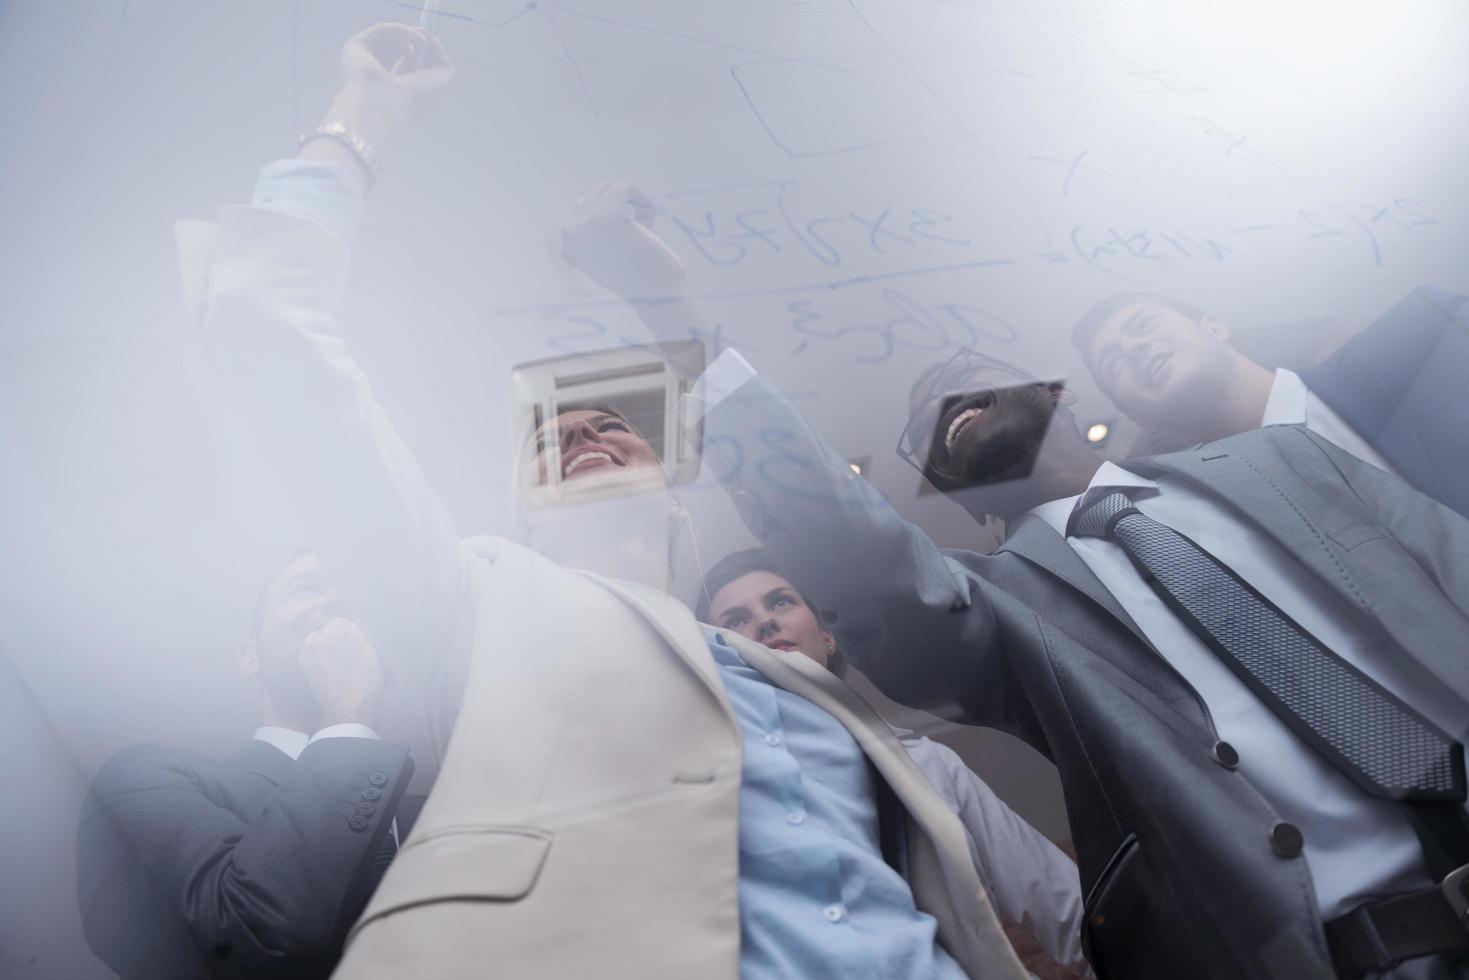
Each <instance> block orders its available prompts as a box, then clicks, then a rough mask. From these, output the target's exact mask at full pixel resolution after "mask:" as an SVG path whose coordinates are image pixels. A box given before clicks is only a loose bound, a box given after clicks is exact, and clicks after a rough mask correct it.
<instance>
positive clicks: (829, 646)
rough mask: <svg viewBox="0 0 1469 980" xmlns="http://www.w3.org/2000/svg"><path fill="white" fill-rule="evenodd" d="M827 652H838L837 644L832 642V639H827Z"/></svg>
mask: <svg viewBox="0 0 1469 980" xmlns="http://www.w3.org/2000/svg"><path fill="white" fill-rule="evenodd" d="M826 652H827V653H836V652H837V645H836V644H835V643H833V642H831V641H830V640H827V641H826Z"/></svg>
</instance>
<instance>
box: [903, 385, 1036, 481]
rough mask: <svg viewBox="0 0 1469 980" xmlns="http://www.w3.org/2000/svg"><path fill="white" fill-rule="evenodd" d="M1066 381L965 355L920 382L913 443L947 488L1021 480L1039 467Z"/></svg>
mask: <svg viewBox="0 0 1469 980" xmlns="http://www.w3.org/2000/svg"><path fill="white" fill-rule="evenodd" d="M1060 394H1061V385H1060V384H1059V383H1046V382H1040V381H1036V380H1034V379H1033V378H1029V377H1026V376H1025V375H1023V374H1021V373H1019V372H1018V371H1015V370H1014V369H1012V368H1010V367H1008V366H1005V365H1001V364H997V363H994V362H990V361H987V360H985V359H983V358H977V357H976V358H971V359H963V360H957V361H954V362H950V363H949V364H946V365H944V366H943V367H942V368H940V369H938V370H936V371H935V372H933V373H932V376H930V377H926V378H922V379H920V382H919V383H918V384H916V385H914V388H913V392H912V397H911V399H910V401H909V406H908V419H909V422H908V432H909V448H910V450H911V451H912V452H913V454H914V456H915V457H916V458H917V459H919V460H922V461H923V465H924V473H925V475H926V476H927V477H928V478H929V480H930V481H932V482H933V483H934V485H935V486H937V487H938V488H939V489H940V490H943V491H945V492H948V491H949V490H956V489H962V488H966V487H972V486H981V485H985V484H991V483H1000V482H1006V481H1011V480H1018V479H1022V478H1024V477H1026V476H1028V475H1029V474H1030V472H1031V470H1032V469H1033V468H1034V466H1035V463H1036V459H1037V456H1038V454H1039V453H1040V450H1041V447H1042V445H1043V443H1044V442H1045V438H1046V434H1047V431H1048V430H1049V428H1050V425H1051V421H1052V418H1053V416H1054V415H1055V412H1056V406H1057V404H1058V399H1059V397H1060Z"/></svg>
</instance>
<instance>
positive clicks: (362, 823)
mask: <svg viewBox="0 0 1469 980" xmlns="http://www.w3.org/2000/svg"><path fill="white" fill-rule="evenodd" d="M347 826H348V827H351V828H352V829H353V830H364V829H366V827H367V818H366V817H364V816H363V815H362V814H360V813H354V814H352V815H351V816H350V817H348V818H347Z"/></svg>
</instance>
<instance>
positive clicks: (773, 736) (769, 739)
mask: <svg viewBox="0 0 1469 980" xmlns="http://www.w3.org/2000/svg"><path fill="white" fill-rule="evenodd" d="M780 742H781V738H780V732H771V733H770V734H768V735H766V736H765V744H766V745H779V744H780Z"/></svg>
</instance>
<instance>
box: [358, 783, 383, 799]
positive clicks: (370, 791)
mask: <svg viewBox="0 0 1469 980" xmlns="http://www.w3.org/2000/svg"><path fill="white" fill-rule="evenodd" d="M382 795H383V791H382V790H380V789H378V788H377V787H376V786H369V787H367V789H365V790H363V791H362V798H363V799H364V800H375V799H377V798H378V797H379V796H382Z"/></svg>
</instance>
